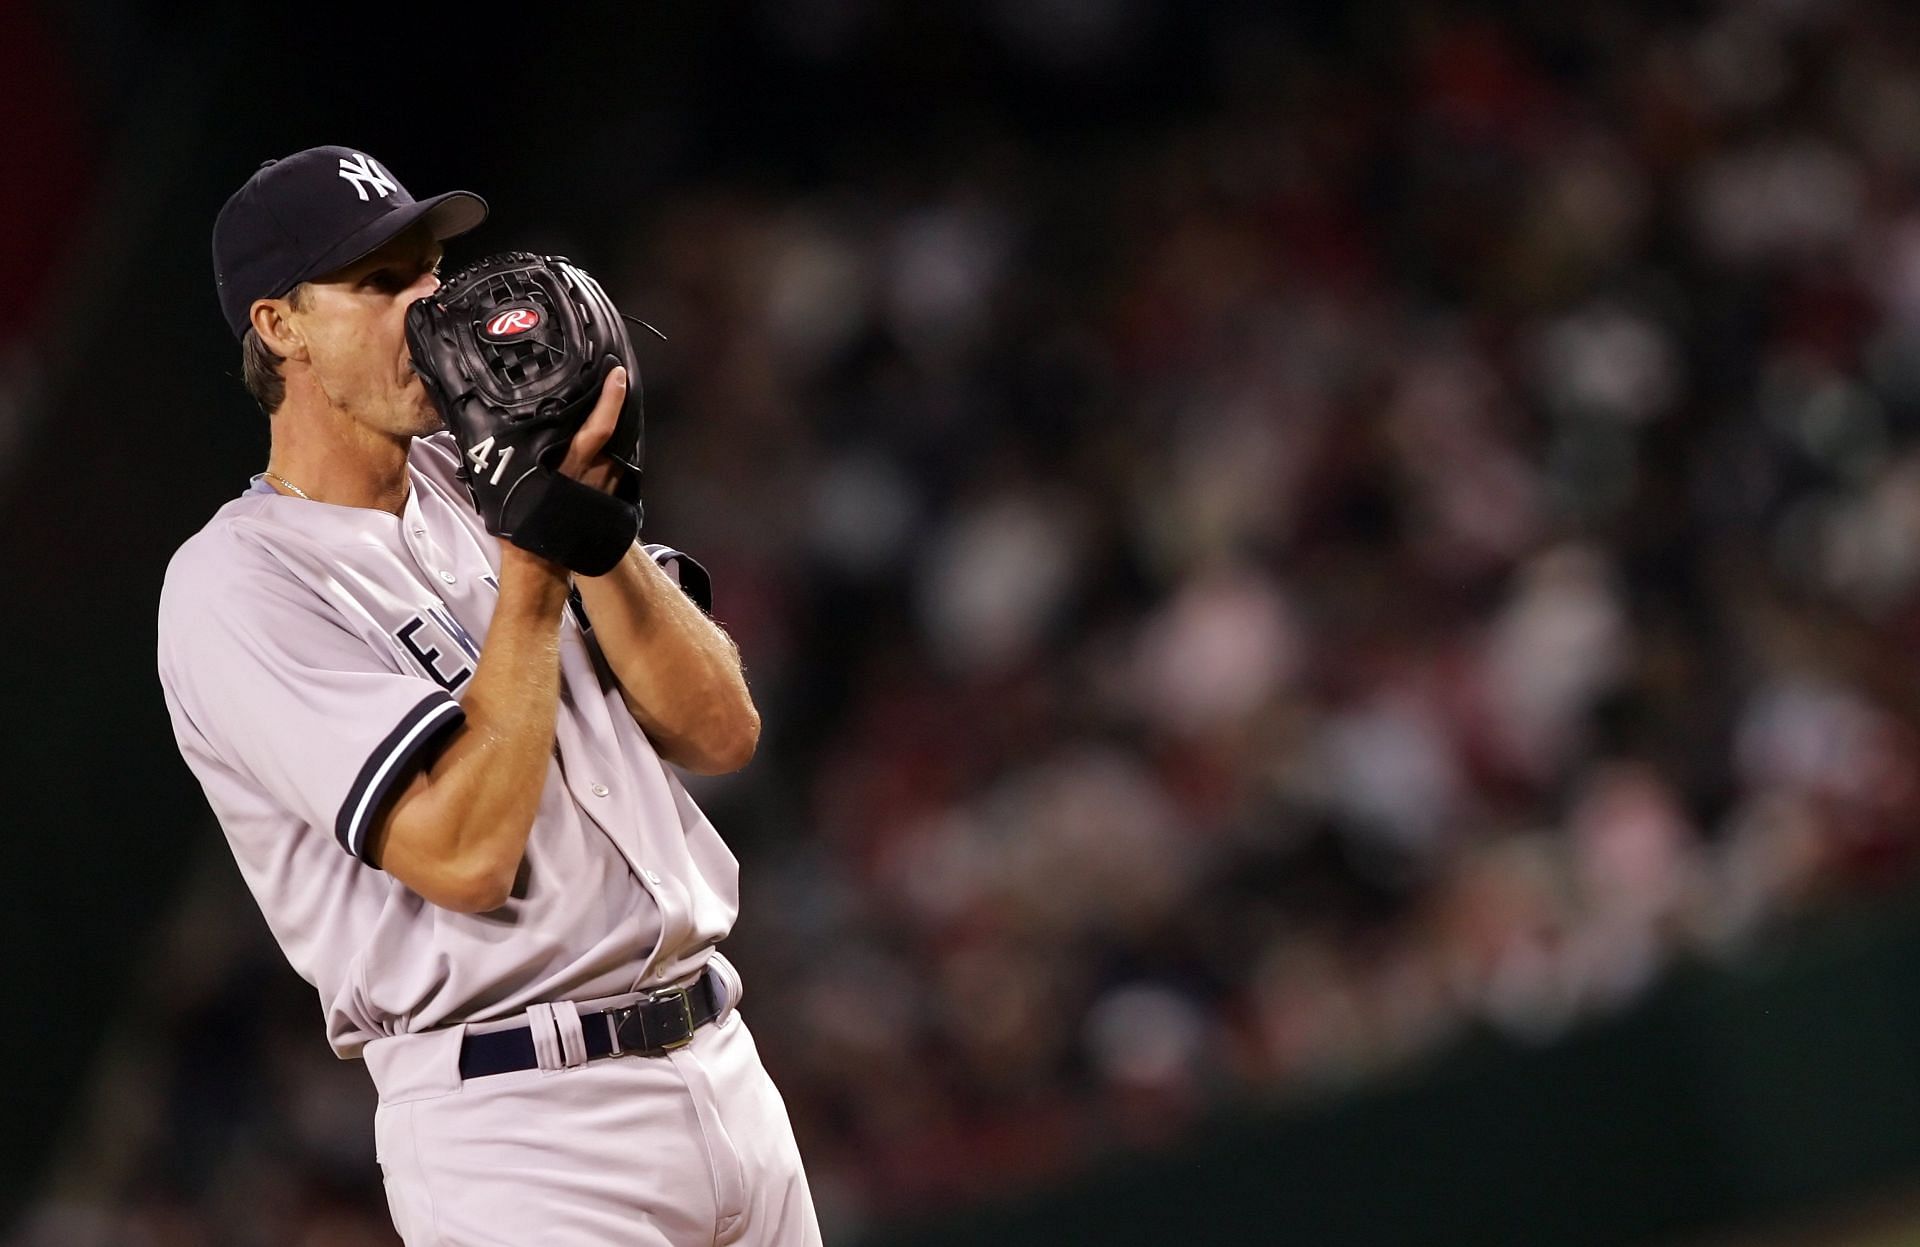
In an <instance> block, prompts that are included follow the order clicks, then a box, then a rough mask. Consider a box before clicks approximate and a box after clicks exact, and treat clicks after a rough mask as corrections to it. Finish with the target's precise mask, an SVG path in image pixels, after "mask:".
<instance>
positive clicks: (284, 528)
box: [159, 147, 820, 1247]
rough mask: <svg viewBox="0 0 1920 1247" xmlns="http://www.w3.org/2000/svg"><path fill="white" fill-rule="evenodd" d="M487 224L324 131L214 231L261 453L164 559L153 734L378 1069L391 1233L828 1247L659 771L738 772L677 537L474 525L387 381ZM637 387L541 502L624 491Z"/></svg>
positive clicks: (602, 419)
mask: <svg viewBox="0 0 1920 1247" xmlns="http://www.w3.org/2000/svg"><path fill="white" fill-rule="evenodd" d="M485 216H486V205H485V203H484V202H483V201H482V200H481V199H480V198H479V197H478V196H476V195H473V194H470V193H468V192H464V191H454V192H450V193H448V194H443V195H437V196H434V197H432V198H429V199H422V200H416V199H414V198H413V197H412V196H411V195H409V194H408V193H407V191H406V189H405V188H404V187H403V186H401V185H400V183H399V182H398V181H397V180H396V179H395V178H394V177H393V175H392V174H391V173H390V172H388V170H387V169H386V168H385V167H384V166H383V165H382V164H380V162H378V161H376V160H374V159H372V158H371V157H369V156H368V155H366V154H365V153H362V152H357V151H353V150H350V149H347V148H341V147H319V148H312V149H308V150H306V151H302V152H299V153H297V154H295V155H293V156H290V157H287V158H285V159H282V160H278V161H269V162H267V163H266V164H265V165H263V166H261V168H260V169H259V170H258V171H257V172H255V173H254V174H253V176H252V177H250V178H249V179H248V180H247V181H246V183H245V185H243V186H242V187H241V188H240V189H239V190H238V191H237V192H236V193H235V194H234V195H233V196H232V198H230V199H229V200H228V201H227V203H226V205H225V206H224V207H223V208H222V209H221V211H220V214H219V216H218V218H217V220H216V222H215V224H214V230H213V260H214V275H215V282H216V286H217V288H218V293H219V298H220V306H221V310H222V312H223V313H224V315H225V318H226V321H227V324H228V326H229V328H231V330H232V331H233V334H234V336H235V337H236V338H238V339H239V340H240V341H241V343H242V353H243V368H244V373H245V379H246V383H247V386H248V388H249V389H250V391H251V392H252V393H253V394H254V396H255V397H256V398H257V399H258V400H259V401H260V403H261V405H262V406H263V407H264V408H265V409H266V411H267V413H268V415H269V416H270V421H271V427H272V443H271V450H270V452H269V455H268V467H267V469H266V470H265V471H263V472H262V473H260V474H259V475H258V476H256V477H254V478H253V480H252V482H251V484H250V485H249V487H248V488H247V489H246V490H245V491H244V492H243V493H241V494H240V496H238V497H236V498H234V499H233V500H231V501H229V502H228V503H226V505H224V506H222V507H221V508H220V509H219V510H218V511H217V512H216V513H215V514H214V516H213V518H212V519H211V520H210V521H208V523H207V524H206V526H205V527H204V528H202V529H201V530H200V531H199V532H198V533H196V534H195V535H194V536H193V537H191V538H190V539H189V540H187V542H186V543H185V544H183V545H182V546H181V547H180V549H179V551H178V552H177V553H176V554H175V556H174V558H173V560H172V562H171V563H170V565H169V566H168V569H167V575H166V583H165V587H164V589H163V590H162V593H161V598H160V608H159V670H160V678H161V684H162V687H163V689H164V692H165V695H166V701H167V708H168V711H169V713H170V715H171V717H172V722H173V728H174V732H175V736H176V739H177V741H178V743H179V747H180V750H181V753H182V754H183V755H184V757H185V759H186V761H187V764H188V765H189V766H190V767H191V768H192V770H193V772H194V774H195V776H196V777H197V778H198V779H199V780H200V783H201V785H202V786H203V788H204V789H205V792H206V795H207V799H208V801H209V803H210V804H211V805H212V807H213V809H214V811H215V813H216V814H217V815H218V817H219V820H220V824H221V827H222V828H223V829H224V831H225V834H226V836H227V840H228V842H229V844H230V845H231V847H232V850H233V853H234V857H235V859H236V861H237V862H238V864H239V867H240V871H241V873H242V875H243V876H244V877H245V879H246V882H247V885H248V887H249V888H250V889H251V890H252V892H253V895H254V897H255V899H256V900H257V901H258V902H259V905H260V908H261V910H262V912H263V913H264V914H265V916H266V919H267V922H268V925H269V926H270V927H271V928H272V931H273V934H274V936H275V938H276V939H277V940H278V941H279V943H280V946H281V948H282V949H283V950H284V952H285V953H286V956H287V958H288V960H289V961H290V962H291V963H292V964H293V967H294V968H295V969H296V970H297V971H299V973H300V974H301V975H302V976H303V977H304V978H306V979H307V981H308V982H310V983H312V984H313V985H314V987H316V988H317V989H318V990H319V993H320V999H321V1005H322V1009H323V1012H324V1015H325V1020H326V1028H327V1035H328V1039H329V1041H330V1042H331V1043H332V1045H333V1047H334V1050H335V1051H336V1052H337V1053H338V1054H339V1055H340V1056H341V1057H343V1058H352V1057H361V1058H364V1060H365V1061H366V1064H367V1068H368V1070H369V1072H370V1073H371V1074H372V1076H373V1080H374V1083H375V1085H376V1087H377V1089H378V1091H379V1108H378V1110H377V1112H376V1116H375V1122H374V1134H375V1141H376V1150H377V1153H378V1155H379V1158H380V1163H381V1167H382V1169H383V1171H384V1174H385V1178H386V1185H387V1194H388V1202H389V1205H390V1208H391V1211H392V1214H393V1218H394V1222H395V1225H396V1226H397V1227H398V1229H399V1231H400V1233H401V1235H402V1237H403V1238H404V1239H405V1240H406V1241H407V1242H408V1243H409V1244H422V1243H436V1244H441V1243H444V1244H461V1245H465V1244H481V1243H486V1244H514V1245H515V1247H528V1245H530V1244H581V1245H586V1244H613V1243H619V1244H647V1245H654V1244H693V1243H699V1244H702V1245H703V1247H704V1245H706V1244H718V1243H751V1244H782V1245H785V1244H803V1243H818V1242H819V1241H820V1234H819V1229H818V1226H817V1223H816V1219H815V1215H814V1210H813V1205H812V1200H811V1196H810V1195H809V1192H808V1189H807V1182H806V1177H805V1175H804V1172H803V1170H802V1167H801V1162H800V1156H799V1151H798V1148H797V1147H796V1146H795V1143H794V1138H793V1131H792V1127H791V1125H790V1124H789V1122H788V1120H787V1115H786V1110H785V1107H784V1105H783V1104H782V1102H781V1099H780V1096H779V1093H778V1092H777V1091H776V1090H775V1088H774V1086H773V1084H772V1082H771V1081H770V1080H769V1078H768V1077H767V1074H766V1072H765V1070H764V1069H763V1068H762V1066H761V1063H760V1058H759V1055H758V1053H757V1052H756V1051H755V1048H754V1041H753V1037H752V1035H751V1034H750V1033H749V1032H748V1030H747V1026H746V1023H745V1021H744V1020H743V1019H742V1018H741V1017H740V1016H739V1015H738V1014H737V1013H736V1012H735V1006H736V1004H737V1003H738V1002H739V999H740V996H741V983H740V978H739V975H738V973H737V972H736V971H735V970H734V969H733V967H732V966H730V965H729V964H728V962H727V961H726V959H725V958H724V957H723V956H722V955H721V954H720V953H719V952H717V951H716V950H715V947H714V946H715V945H716V944H717V943H719V942H720V940H721V939H723V938H724V937H725V936H726V934H727V933H728V930H729V929H730V928H731V926H732V924H733V921H734V918H735V916H736V913H737V910H738V887H737V868H736V864H735V861H734V858H733V856H732V854H731V853H730V852H729V851H728V849H727V847H726V845H725V844H724V843H723V842H722V841H721V839H720V836H719V835H718V833H717V832H716V831H715V830H714V828H713V826H712V824H711V823H709V822H708V821H707V819H706V817H705V816H704V815H702V814H701V812H700V810H699V808H698V807H697V806H695V804H694V803H693V801H692V800H691V799H690V798H689V796H688V795H687V792H686V790H685V788H684V787H682V785H681V783H680V781H679V779H678V778H677V777H676V775H675V773H674V771H673V769H671V768H670V767H668V766H667V765H666V763H668V762H671V763H674V764H675V765H677V766H680V767H684V768H686V769H689V770H692V771H696V772H699V773H705V774H717V773H723V772H727V771H732V770H735V769H737V768H739V767H741V766H743V765H744V764H745V763H746V761H747V759H748V758H749V757H750V756H751V754H752V752H753V749H754V746H755V743H756V740H757V737H758V733H759V718H758V715H757V713H756V711H755V709H754V706H753V702H752V700H751V698H750V696H749V694H748V691H747V687H746V683H745V680H744V678H743V676H742V672H741V667H740V660H739V657H738V654H737V653H736V651H735V649H734V647H733V645H732V643H731V641H730V640H729V639H728V638H727V636H726V635H725V634H724V633H723V632H722V631H721V630H720V628H719V627H717V626H716V625H715V624H714V623H713V621H712V620H710V619H709V618H708V617H707V616H706V614H704V613H703V611H702V609H701V607H700V605H698V604H696V602H695V601H694V600H692V598H690V597H689V592H691V591H693V589H694V582H693V579H692V574H693V573H694V572H696V570H697V569H696V568H695V567H694V565H692V564H691V562H690V561H685V560H683V558H682V556H679V555H678V554H677V553H676V552H674V551H672V550H668V549H665V548H664V547H643V546H641V545H639V544H638V543H637V542H632V541H630V540H627V539H624V538H623V540H626V541H627V544H626V545H625V553H624V554H620V553H619V548H617V547H616V550H615V555H616V556H617V561H616V562H615V563H614V565H613V566H612V567H611V568H610V569H607V570H604V574H600V575H585V574H577V573H574V572H571V571H569V568H568V566H563V565H562V564H561V563H560V562H556V561H553V560H551V559H549V558H547V557H543V556H542V555H540V554H537V553H534V552H532V551H531V550H528V549H523V548H521V546H520V545H518V544H515V542H514V541H508V540H502V539H500V538H499V537H497V536H496V535H495V533H494V531H493V530H491V529H490V527H489V525H488V523H486V522H484V521H483V518H482V516H481V515H480V514H478V513H477V511H476V509H475V504H474V497H475V495H474V494H473V493H472V492H470V486H471V485H472V483H473V479H474V476H475V474H474V473H473V472H472V471H470V470H469V471H467V472H464V473H463V472H462V471H461V468H462V465H463V463H465V464H466V466H467V467H468V468H469V469H471V468H472V467H473V466H474V463H475V460H474V458H473V456H471V455H467V457H466V458H465V459H463V457H462V456H463V454H465V453H466V452H465V451H463V448H462V447H461V446H459V445H457V444H455V442H454V440H453V436H452V435H451V434H449V433H448V432H445V431H442V430H441V419H440V417H439V415H438V413H437V412H436V410H435V408H434V406H433V404H432V402H430V401H429V397H428V394H427V392H426V390H425V388H424V387H423V385H422V383H421V379H420V377H419V376H418V375H416V373H415V372H414V370H413V366H412V361H411V359H410V354H409V349H408V343H407V339H406V336H405V332H406V331H405V322H406V317H407V313H408V309H409V307H410V305H412V304H413V303H414V302H416V301H417V300H420V299H422V298H425V297H427V296H430V295H433V294H434V293H435V292H436V290H437V289H438V288H439V278H438V275H437V269H438V265H439V260H440V251H441V241H442V240H443V239H446V238H450V237H452V236H454V235H457V234H461V233H464V232H465V231H467V230H470V229H472V228H473V227H474V226H476V225H478V224H479V223H480V222H481V221H482V220H483V219H484V217H485ZM520 319H522V320H524V319H526V318H525V317H522V318H520ZM630 386H634V387H635V388H637V385H636V383H635V382H632V381H630V380H629V375H628V371H627V370H626V369H624V368H617V367H616V368H612V369H611V371H609V372H608V373H607V374H606V378H605V383H604V386H603V387H601V386H596V388H594V389H593V390H591V391H590V392H589V394H588V397H587V402H588V403H589V404H590V405H591V414H590V415H589V416H588V417H587V418H586V419H585V422H584V424H582V425H581V426H580V427H579V429H578V432H577V434H573V435H572V436H571V440H570V442H568V443H567V444H566V447H565V450H566V453H565V457H564V461H563V462H562V463H560V465H559V466H558V469H557V473H556V474H555V476H556V479H557V478H564V481H565V482H566V483H565V484H564V485H562V486H560V488H564V489H573V488H574V486H576V485H578V486H586V487H589V488H590V489H591V490H593V491H596V493H595V496H596V497H598V496H601V495H605V494H611V493H612V492H614V491H615V490H616V489H617V487H618V486H619V482H620V481H621V479H622V474H623V469H622V468H621V467H620V465H619V463H618V462H616V461H615V460H614V459H613V458H610V457H609V455H608V454H607V453H605V450H606V448H607V446H608V443H609V439H610V438H612V437H613V436H614V433H615V430H616V427H617V426H618V425H619V423H620V421H621V413H622V412H623V411H624V410H626V408H627V405H628V403H627V400H628V398H629V395H628V389H629V388H630ZM488 466H491V464H489V465H488ZM482 475H484V474H482ZM496 475H497V473H496ZM628 479H629V483H631V478H630V477H629V478H628ZM614 510H615V511H618V510H619V509H618V508H615V509H614ZM635 522H636V523H637V521H635ZM676 571H677V572H678V573H679V576H680V579H679V580H676V579H675V575H674V574H671V573H674V572H676ZM700 576H701V577H702V578H703V577H704V573H700ZM682 584H685V585H686V586H687V588H686V589H685V590H683V588H682V587H681V585H682Z"/></svg>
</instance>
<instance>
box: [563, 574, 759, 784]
mask: <svg viewBox="0 0 1920 1247" xmlns="http://www.w3.org/2000/svg"><path fill="white" fill-rule="evenodd" d="M577 583H578V586H579V589H580V599H581V603H582V604H583V605H584V606H585V607H586V609H587V618H588V619H590V620H592V621H593V634H594V637H595V639H596V640H598V642H599V644H600V651H601V653H603V654H604V655H606V659H607V664H608V665H609V666H610V667H612V668H613V673H614V676H615V678H617V679H618V680H619V681H620V689H621V693H622V696H623V698H624V700H625V701H626V703H627V708H628V710H629V711H631V712H632V714H633V717H634V719H635V721H636V722H638V723H639V724H640V726H641V728H643V729H644V730H645V731H646V733H647V736H648V738H649V739H651V740H652V741H653V743H654V747H655V748H656V749H657V750H658V751H659V753H660V756H661V757H663V758H665V759H666V760H667V761H669V762H672V763H675V764H676V765H679V766H684V767H686V768H687V769H688V770H691V771H696V772H698V773H701V774H706V775H718V774H724V773H726V772H728V771H737V770H739V769H740V768H741V767H743V766H745V765H746V764H747V761H748V760H749V759H750V758H752V757H753V751H754V748H755V747H756V746H757V745H758V743H759V740H760V713H759V711H758V710H756V709H755V708H754V705H753V696H752V694H751V693H750V692H749V691H748V690H747V680H746V673H745V672H744V671H743V670H742V668H741V665H740V652H739V650H737V649H736V648H735V647H734V644H733V641H732V640H731V639H730V638H728V636H727V634H726V633H725V632H723V631H721V629H720V627H719V625H717V624H715V623H714V622H713V621H712V620H711V619H709V618H707V617H706V616H705V615H704V614H702V613H701V611H700V608H699V607H697V606H695V605H694V604H693V602H692V601H691V600H690V599H689V598H688V597H687V595H686V594H684V593H682V592H681V591H680V588H679V586H678V585H676V584H674V583H673V581H672V580H671V579H670V578H668V576H667V574H666V573H665V572H664V571H662V570H661V569H660V568H659V567H658V566H657V565H656V564H655V563H654V561H653V560H652V559H650V558H648V557H647V555H646V552H645V551H643V550H642V549H640V548H639V547H638V546H635V547H634V548H633V549H631V550H629V551H628V552H627V557H626V558H624V559H623V560H621V562H620V564H619V565H618V566H617V567H615V568H614V569H613V570H612V571H611V572H608V573H607V574H606V575H604V576H582V577H580V578H579V580H578V582H577Z"/></svg>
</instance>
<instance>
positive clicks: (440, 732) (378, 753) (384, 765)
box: [333, 693, 467, 861]
mask: <svg viewBox="0 0 1920 1247" xmlns="http://www.w3.org/2000/svg"><path fill="white" fill-rule="evenodd" d="M466 717H467V712H466V711H465V710H462V709H461V708H460V703H459V702H457V701H455V700H454V699H453V698H451V697H449V696H447V695H446V694H445V693H432V694H430V695H428V696H427V697H426V698H424V699H423V700H422V701H421V702H420V704H419V705H417V706H415V707H414V708H413V709H411V710H409V711H407V713H406V714H405V715H404V716H403V717H402V718H401V720H400V722H399V724H398V725H397V726H396V727H395V728H394V729H393V730H392V731H391V732H388V733H387V737H386V739H385V740H383V741H381V742H380V743H379V745H377V746H376V747H375V748H374V751H373V752H372V753H371V754H369V755H367V762H366V765H365V766H363V767H361V768H360V774H359V775H357V776H356V777H355V778H354V781H353V787H351V788H349V789H348V790H347V799H346V800H345V801H342V802H341V803H340V815H339V817H338V818H336V819H335V820H334V824H333V836H334V839H336V840H338V841H339V842H340V847H341V848H343V849H345V850H346V851H347V852H349V853H351V854H353V855H354V856H355V857H357V858H359V859H360V860H361V861H366V860H367V831H368V829H369V828H370V827H371V826H372V824H373V820H374V816H375V815H376V814H378V813H379V811H380V807H381V805H382V803H384V802H385V801H386V799H387V796H388V795H389V794H390V793H391V792H392V791H393V788H394V785H395V784H397V783H399V782H400V780H401V779H402V778H404V777H406V776H408V775H411V774H412V773H413V769H414V764H415V763H416V762H417V761H418V760H419V758H420V757H421V755H422V753H423V752H424V751H425V750H426V748H427V747H428V746H429V745H431V744H433V743H434V742H436V741H438V740H439V739H440V738H441V737H442V736H445V735H446V734H447V733H448V732H450V731H452V730H453V729H454V728H455V727H457V726H459V724H460V722H461V721H462V720H464V719H465V718H466Z"/></svg>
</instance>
